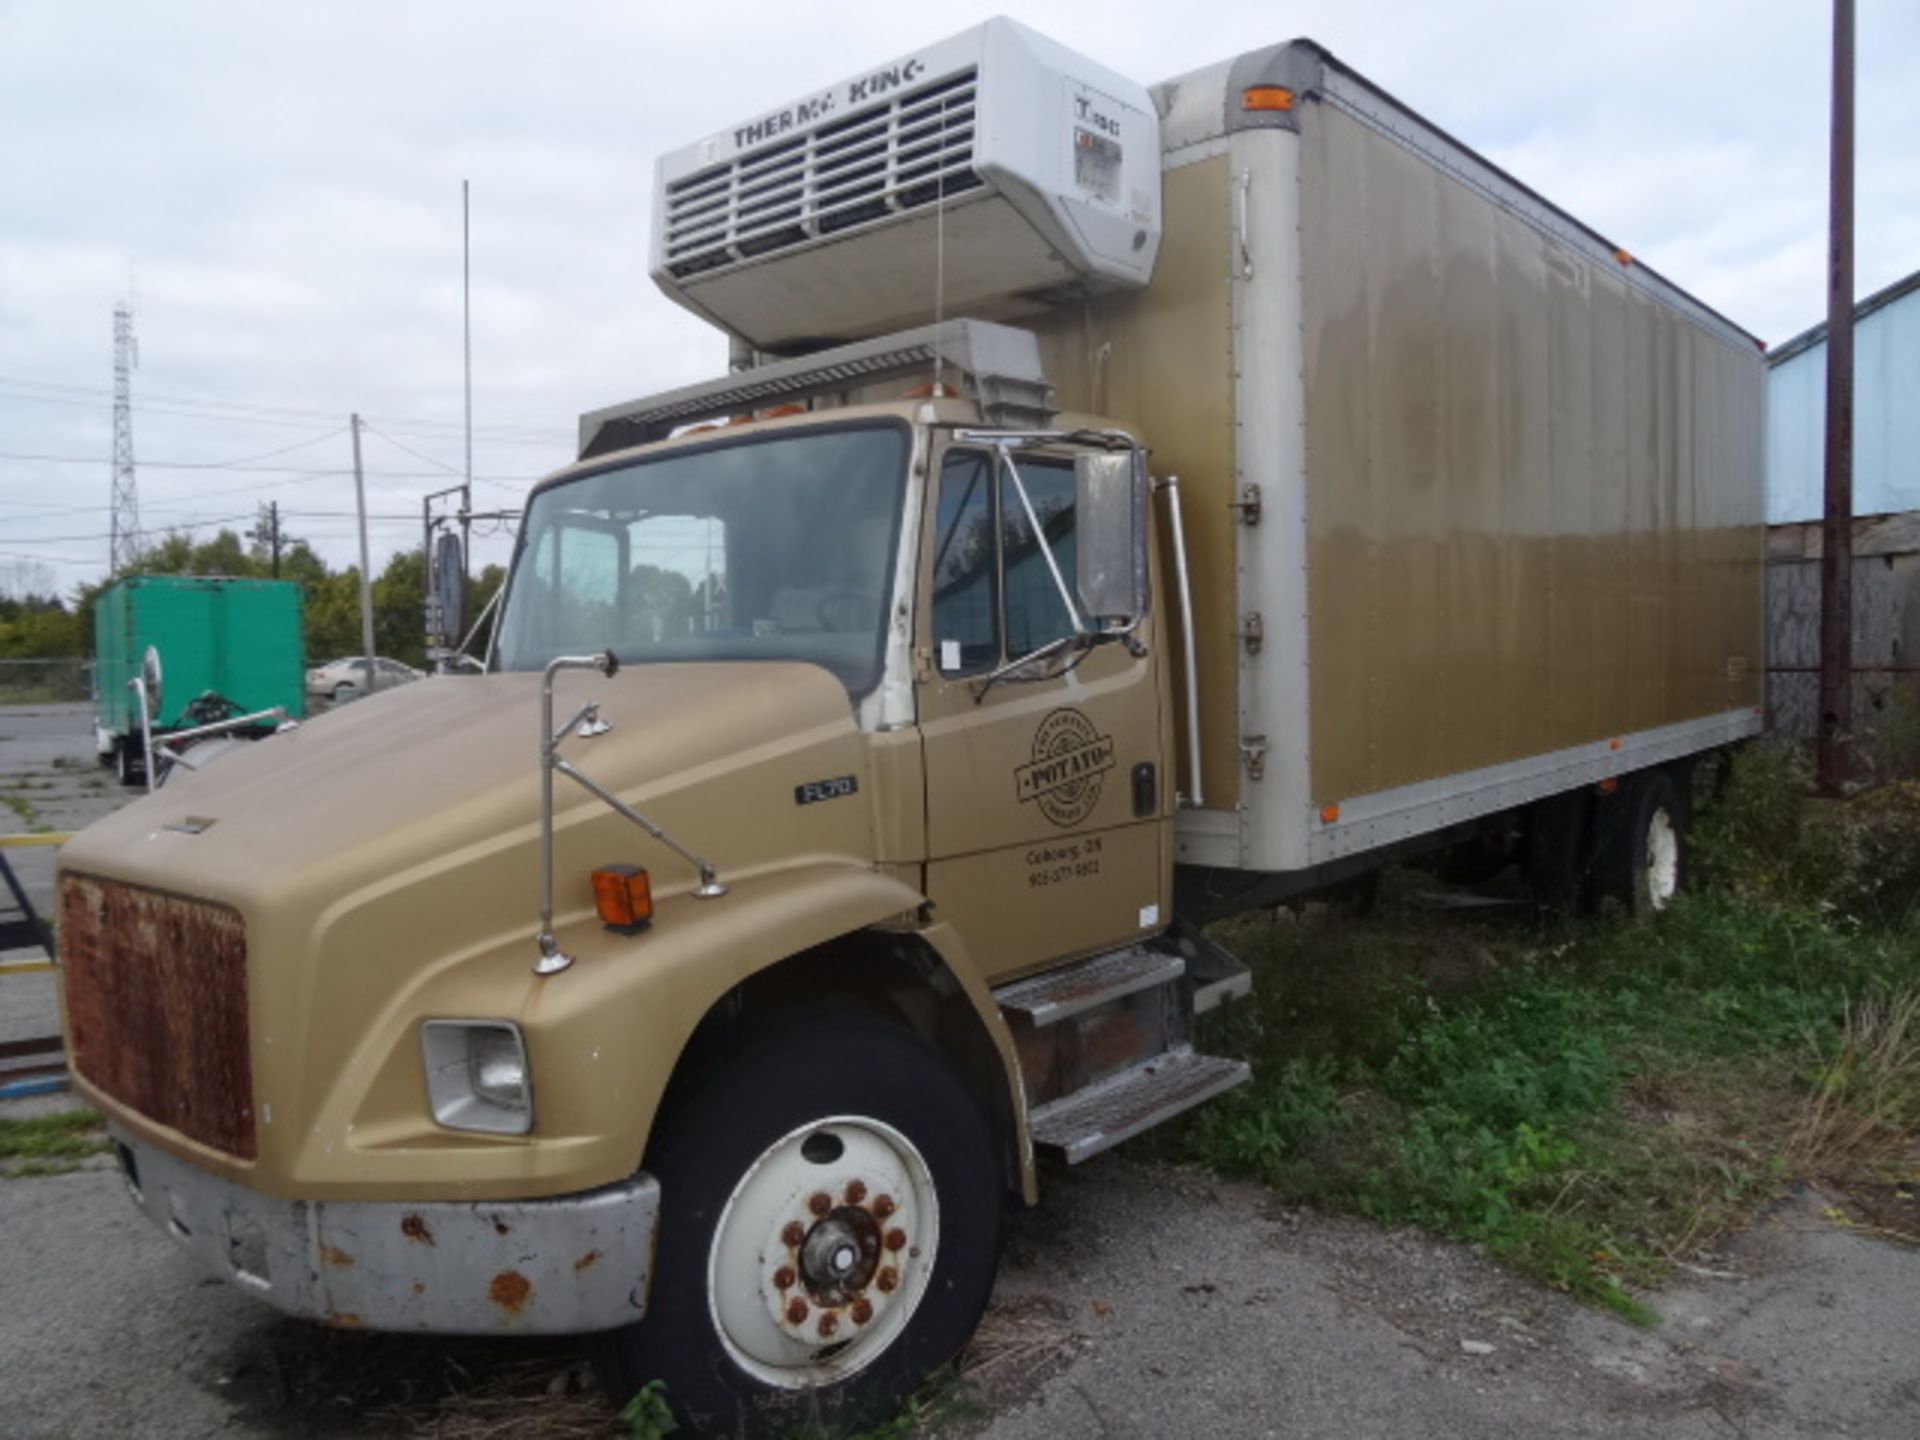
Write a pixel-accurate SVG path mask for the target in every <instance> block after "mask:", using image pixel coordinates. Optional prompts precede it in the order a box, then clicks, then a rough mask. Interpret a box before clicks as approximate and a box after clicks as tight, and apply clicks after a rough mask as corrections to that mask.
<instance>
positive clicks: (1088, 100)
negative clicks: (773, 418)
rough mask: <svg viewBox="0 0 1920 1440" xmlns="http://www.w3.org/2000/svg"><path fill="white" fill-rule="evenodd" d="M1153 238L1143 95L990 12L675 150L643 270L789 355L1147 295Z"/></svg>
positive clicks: (1148, 106)
mask: <svg viewBox="0 0 1920 1440" xmlns="http://www.w3.org/2000/svg"><path fill="white" fill-rule="evenodd" d="M1160 229H1161V213H1160V134H1159V121H1158V119H1157V117H1156V116H1155V113H1154V108H1153V102H1152V100H1151V99H1150V98H1149V97H1148V95H1147V92H1146V90H1145V89H1144V88H1142V87H1141V86H1139V85H1136V84H1134V83H1133V82H1132V81H1129V80H1125V79H1123V78H1122V77H1120V76H1118V75H1116V74H1114V73H1113V72H1111V71H1109V70H1107V69H1105V68H1103V67H1101V66H1099V65H1096V64H1094V63H1093V62H1092V61H1090V60H1087V59H1084V58H1083V57H1081V56H1079V55H1076V54H1074V53H1073V52H1072V51H1070V50H1068V49H1066V48H1065V47H1064V46H1060V45H1057V44H1055V43H1054V42H1053V41H1051V40H1048V39H1047V38H1046V37H1045V36H1042V35H1038V34H1036V33H1034V32H1033V31H1031V30H1029V29H1027V28H1026V27H1025V26H1022V25H1019V24H1016V23H1015V22H1013V21H1011V20H1006V19H995V20H989V21H987V22H986V23H985V24H984V25H980V26H977V27H975V28H974V29H972V30H969V31H966V32H965V33H964V34H961V35H956V36H954V37H953V38H951V39H949V40H945V41H942V42H940V43H939V44H936V45H932V46H929V47H927V48H926V49H924V50H920V51H917V52H915V53H914V54H912V55H909V56H906V57H904V58H902V59H900V60H897V61H895V62H893V63H891V64H888V65H881V66H878V67H876V68H874V69H871V70H867V71H865V72H863V73H861V74H859V75H856V76H853V77H852V78H850V79H846V80H842V81H841V82H839V83H838V84H835V85H829V86H827V87H825V88H823V89H820V90H816V91H814V92H813V93H811V94H809V95H806V96H804V97H802V98H800V99H798V100H795V101H793V102H792V103H791V104H787V105H783V106H780V107H778V108H776V109H773V110H770V111H766V112H763V113H761V114H759V115H756V116H754V117H753V118H751V119H749V120H747V121H745V122H743V123H742V124H739V125H736V126H734V127H732V128H731V129H728V130H725V131H722V132H721V133H720V134H718V135H713V136H709V137H708V138H707V139H705V140H702V141H699V142H698V143H697V144H693V145H689V146H686V147H685V148H683V149H680V150H676V151H674V152H672V153H671V154H668V155H666V156H664V157H663V158H662V159H661V160H660V162H659V164H658V166H657V167H656V171H655V177H654V210H653V249H652V258H651V269H652V274H653V278H654V280H655V282H656V283H657V284H659V286H660V287H661V289H663V290H665V291H666V293H667V294H668V295H669V296H671V297H672V298H673V299H674V300H676V301H678V302H679V303H680V304H682V305H684V306H686V307H687V308H688V309H690V310H692V311H694V312H695V313H696V314H699V315H702V316H705V317H706V318H707V319H709V320H711V321H713V322H714V323H715V324H717V325H719V326H721V327H722V328H723V329H725V330H728V331H730V332H731V333H733V334H735V335H738V336H740V337H741V338H742V339H744V340H746V341H748V342H749V343H750V344H752V345H753V346H754V347H755V348H757V349H759V350H762V351H766V352H773V353H793V352H798V351H804V350H808V349H813V348H818V347H819V346H821V345H825V344H834V343H843V342H846V341H850V340H859V339H864V338H867V337H870V336H875V335H881V334H884V333H886V332H888V331H891V330H899V329H905V328H909V327H912V326H917V325H924V324H926V323H928V322H929V321H931V320H933V319H935V318H937V317H952V316H961V315H967V316H974V317H977V318H981V319H988V320H1010V319H1018V318H1020V317H1022V316H1026V315H1032V314H1036V313H1039V312H1040V311H1042V310H1045V309H1047V308H1048V307H1050V306H1053V305H1056V304H1058V303H1059V302H1060V301H1061V300H1063V299H1067V298H1071V297H1073V296H1076V295H1083V294H1092V293H1097V292H1101V291H1108V290H1113V289H1122V288H1131V287H1138V286H1143V285H1145V284H1146V283H1147V280H1148V278H1149V277H1150V276H1151V274H1152V272H1153V261H1154V256H1155V254H1156V253H1157V252H1158V250H1159V247H1160Z"/></svg>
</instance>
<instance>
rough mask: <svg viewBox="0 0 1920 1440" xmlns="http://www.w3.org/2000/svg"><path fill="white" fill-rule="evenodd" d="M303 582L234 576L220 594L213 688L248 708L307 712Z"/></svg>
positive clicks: (295, 716) (297, 715) (296, 715)
mask: <svg viewBox="0 0 1920 1440" xmlns="http://www.w3.org/2000/svg"><path fill="white" fill-rule="evenodd" d="M301 636H302V630H301V614H300V587H299V586H298V585H295V584H292V583H289V582H287V581H284V580H235V581H232V582H230V583H229V584H228V585H227V586H226V588H225V590H224V591H223V593H222V594H221V597H220V623H219V626H218V628H217V631H216V637H217V640H216V643H217V650H218V655H217V659H218V664H217V666H216V671H217V675H218V679H217V681H216V682H215V684H214V686H213V688H214V689H216V690H218V691H219V692H220V693H221V694H222V695H225V696H228V697H229V698H231V699H232V700H234V701H235V702H237V703H239V704H240V705H241V706H242V708H244V709H247V710H265V709H268V708H270V707H272V706H275V705H279V706H282V707H284V708H285V710H286V712H287V714H288V716H289V717H291V718H292V719H295V720H298V719H300V718H301V717H302V716H304V715H305V714H306V668H305V664H306V662H305V660H304V659H303V658H302V653H301Z"/></svg>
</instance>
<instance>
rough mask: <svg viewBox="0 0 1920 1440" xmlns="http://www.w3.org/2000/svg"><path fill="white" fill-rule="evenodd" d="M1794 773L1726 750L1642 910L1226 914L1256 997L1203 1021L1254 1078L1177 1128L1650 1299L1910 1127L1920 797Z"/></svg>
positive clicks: (1306, 1197) (1452, 1232) (1343, 1200)
mask: <svg viewBox="0 0 1920 1440" xmlns="http://www.w3.org/2000/svg"><path fill="white" fill-rule="evenodd" d="M1803 793H1804V792H1803V790H1802V789H1801V787H1800V785H1799V772H1798V770H1797V769H1796V768H1795V765H1794V763H1793V762H1790V761H1788V760H1786V759H1783V758H1781V757H1779V756H1774V755H1766V754H1762V755H1760V756H1759V757H1757V758H1753V759H1748V760H1746V761H1743V763H1742V766H1741V767H1740V769H1739V772H1738V773H1736V775H1735V776H1734V778H1733V781H1732V783H1731V785H1730V786H1729V787H1728V789H1727V792H1726V794H1725V796H1724V798H1723V802H1722V804H1721V806H1720V807H1719V810H1718V813H1717V814H1716V815H1714V816H1712V817H1710V818H1707V819H1705V821H1704V823H1703V827H1702V835H1701V839H1702V860H1703V865H1702V867H1701V868H1702V869H1703V870H1704V871H1705V872H1706V873H1707V875H1708V877H1709V883H1708V884H1707V885H1706V886H1705V887H1704V888H1703V889H1702V890H1701V891H1700V892H1699V893H1696V894H1694V895H1692V896H1688V897H1684V898H1683V899H1682V900H1681V901H1680V902H1679V903H1677V904H1676V905H1675V907H1674V908H1673V909H1672V910H1671V911H1670V913H1668V914H1667V915H1665V916H1663V917H1662V918H1661V920H1660V921H1659V922H1658V923H1657V924H1652V925H1642V924H1634V923H1629V922H1626V921H1624V920H1620V919H1617V918H1615V919H1605V920H1589V921H1584V922H1567V921H1548V920H1542V919H1539V918H1537V917H1535V916H1534V915H1533V913H1532V912H1530V911H1527V910H1524V909H1519V908H1516V909H1514V910H1511V911H1503V912H1490V913H1489V912H1469V913H1466V914H1459V913H1453V912H1442V913H1438V914H1435V913H1428V912H1421V911H1419V910H1417V909H1416V908H1414V907H1413V906H1412V905H1411V904H1410V903H1409V901H1408V899H1407V898H1405V897H1402V898H1401V899H1400V900H1399V901H1398V902H1397V903H1396V902H1395V900H1393V899H1392V898H1389V900H1388V901H1387V904H1386V906H1385V909H1384V911H1383V912H1382V913H1381V914H1379V915H1377V916H1373V917H1367V918H1364V919H1340V918H1336V917H1327V918H1324V919H1321V920H1318V921H1314V920H1303V921H1301V922H1299V923H1295V924H1279V923H1274V922H1273V921H1272V920H1270V919H1269V918H1267V917H1264V916H1261V917H1252V918H1243V919H1241V920H1238V921H1234V922H1230V923H1229V924H1228V925H1226V926H1223V927H1221V930H1220V937H1221V938H1222V939H1223V940H1224V941H1226V943H1228V944H1229V945H1230V946H1232V947H1233V948H1234V949H1235V950H1237V951H1238V952H1239V953H1240V954H1241V955H1242V957H1243V958H1245V959H1247V960H1248V962H1249V963H1250V964H1251V965H1252V966H1253V968H1254V970H1255V972H1256V984H1255V990H1254V996H1253V998H1252V999H1251V1000H1250V1001H1248V1002H1244V1003H1242V1004H1239V1005H1235V1006H1233V1007H1230V1008H1229V1010H1228V1012H1227V1013H1226V1014H1225V1015H1224V1016H1223V1017H1221V1018H1220V1020H1219V1021H1218V1022H1216V1028H1215V1030H1214V1033H1212V1034H1211V1035H1208V1036H1205V1037H1203V1038H1204V1039H1205V1040H1206V1041H1207V1043H1209V1044H1211V1045H1213V1046H1216V1047H1224V1049H1225V1050H1227V1051H1228V1052H1229V1053H1235V1054H1239V1055H1241V1056H1244V1057H1245V1058H1247V1059H1249V1060H1250V1061H1251V1062H1252V1063H1253V1066H1254V1072H1255V1078H1254V1081H1253V1083H1252V1084H1250V1085H1248V1086H1245V1087H1243V1088H1242V1089H1241V1090H1239V1091H1237V1092H1235V1093H1233V1094H1232V1095H1230V1096H1228V1097H1225V1098H1224V1099H1223V1100H1221V1101H1217V1102H1215V1103H1214V1104H1212V1105H1210V1106H1208V1107H1205V1108H1204V1109H1202V1110H1201V1111H1199V1112H1197V1113H1196V1114H1195V1115H1194V1116H1193V1117H1192V1118H1191V1119H1190V1120H1189V1121H1188V1122H1187V1123H1186V1124H1185V1125H1184V1126H1183V1127H1181V1128H1180V1129H1179V1130H1178V1131H1177V1132H1176V1133H1175V1134H1174V1135H1173V1136H1172V1137H1171V1139H1170V1141H1169V1142H1168V1143H1169V1144H1170V1145H1171V1146H1172V1147H1173V1149H1174V1152H1175V1153H1176V1154H1179V1155H1181V1156H1183V1157H1185V1158H1188V1159H1192V1160H1197V1161H1199V1162H1201V1163H1203V1164H1206V1165H1208V1166H1210V1167H1212V1168H1214V1169H1217V1170H1220V1171H1223V1172H1226V1173H1229V1174H1235V1175H1248V1176H1254V1177H1257V1178H1259V1179H1261V1180H1264V1181H1265V1182H1266V1183H1268V1184H1269V1185H1270V1186H1272V1187H1273V1188H1274V1189H1275V1190H1276V1191H1277V1192H1278V1193H1279V1194H1280V1195H1281V1196H1282V1197H1284V1198H1286V1199H1287V1200H1289V1201H1293V1202H1296V1203H1305V1204H1312V1205H1317V1206H1321V1207H1324V1208H1328V1209H1333V1210H1343V1211H1349V1212H1357V1213H1359V1214H1362V1215H1366V1216H1369V1217H1371V1218H1373V1219H1376V1220H1379V1221H1382V1222H1384V1223H1390V1224H1411V1225H1418V1226H1421V1227H1424V1228H1426V1229H1429V1230H1432V1231H1435V1232H1438V1233H1440V1234H1444V1235H1449V1236H1454V1237H1457V1238H1459V1239H1463V1240H1468V1241H1473V1242H1477V1243H1480V1244H1483V1245H1485V1246H1486V1248H1487V1249H1488V1251H1489V1252H1490V1253H1492V1254H1494V1255H1495V1256H1497V1257H1499V1258H1500V1259H1502V1260H1503V1261H1505V1262H1506V1263H1508V1264H1510V1265H1512V1266H1513V1267H1515V1268H1516V1269H1518V1270H1519V1271H1521V1272H1522V1273H1525V1274H1528V1275H1531V1276H1534V1277H1536V1278H1538V1279H1541V1280H1543V1281H1545V1282H1547V1283H1548V1284H1551V1285H1553V1286H1556V1287H1558V1288H1560V1289H1563V1290H1566V1291H1569V1292H1571V1293H1573V1294H1575V1295H1577V1296H1579V1297H1580V1298H1581V1299H1583V1300H1585V1301H1587V1302H1589V1303H1592V1304H1596V1305H1600V1306H1604V1307H1607V1308H1610V1309H1613V1310H1616V1311H1618V1312H1620V1313H1621V1314H1623V1315H1625V1316H1627V1317H1628V1318H1630V1319H1633V1320H1635V1321H1639V1322H1642V1323H1646V1322H1649V1321H1651V1320H1652V1319H1653V1318H1655V1317H1654V1315H1653V1312H1652V1311H1651V1310H1650V1309H1649V1308H1648V1307H1647V1306H1646V1304H1645V1302H1643V1301H1642V1300H1640V1299H1638V1298H1636V1292H1637V1291H1643V1290H1645V1289H1646V1288H1648V1287H1650V1286H1652V1285H1654V1284H1657V1283H1658V1282H1659V1281H1660V1280H1662V1279H1663V1278H1664V1277H1665V1276H1666V1275H1667V1274H1668V1273H1669V1272H1670V1269H1671V1266H1672V1265H1673V1264H1674V1263H1675V1262H1687V1261H1689V1260H1690V1259H1691V1258H1692V1257H1693V1256H1695V1255H1696V1254H1697V1253H1698V1252H1699V1251H1700V1250H1701V1248H1702V1247H1703V1246H1706V1245H1708V1244H1709V1243H1710V1242H1711V1241H1712V1240H1713V1239H1714V1238H1715V1237H1717V1236H1718V1235H1720V1234H1722V1233H1723V1232H1724V1231H1725V1230H1727V1229H1728V1228H1730V1227H1731V1226H1734V1225H1736V1224H1738V1223H1740V1221H1741V1220H1742V1219H1744V1218H1745V1217H1746V1216H1747V1215H1749V1214H1750V1213H1751V1211H1752V1210H1753V1209H1754V1208H1755V1207H1756V1206H1757V1205H1759V1204H1760V1203H1762V1202H1764V1200H1765V1199H1766V1198H1767V1197H1768V1196H1769V1195H1771V1194H1773V1193H1774V1192H1775V1191H1776V1190H1777V1188H1778V1186H1779V1184H1780V1182H1781V1180H1782V1179H1783V1178H1784V1177H1786V1176H1787V1175H1789V1174H1805V1173H1812V1172H1814V1171H1819V1172H1820V1173H1822V1174H1823V1175H1825V1176H1826V1177H1827V1178H1837V1179H1841V1180H1842V1181H1844V1180H1846V1179H1847V1178H1848V1177H1853V1178H1858V1177H1859V1176H1860V1175H1861V1174H1863V1173H1865V1169H1866V1168H1870V1167H1869V1161H1871V1162H1872V1163H1873V1164H1880V1165H1884V1164H1885V1163H1887V1162H1888V1159H1889V1157H1890V1156H1894V1155H1896V1154H1899V1153H1901V1152H1902V1149H1903V1145H1904V1144H1906V1143H1910V1142H1911V1139H1912V1137H1913V1135H1914V1134H1915V1130H1914V1127H1915V1126H1920V1053H1916V1052H1917V1051H1920V1014H1917V1013H1916V1009H1917V1007H1920V1001H1916V1000H1914V999H1913V998H1912V997H1913V996H1914V995H1916V994H1920V923H1916V918H1915V917H1916V915H1917V914H1920V908H1917V907H1920V858H1916V855H1914V854H1911V853H1909V852H1908V851H1907V849H1906V847H1907V846H1908V845H1909V844H1912V843H1914V840H1915V838H1916V837H1915V835H1914V834H1913V833H1912V832H1911V831H1910V828H1909V827H1911V826H1916V825H1920V794H1916V795H1913V796H1907V797H1903V796H1902V795H1901V794H1900V793H1899V792H1898V791H1896V792H1894V793H1893V794H1892V795H1891V796H1887V795H1882V796H1879V797H1874V798H1871V799H1869V800H1866V801H1863V802H1856V803H1855V805H1853V806H1849V807H1844V809H1843V811H1842V812H1838V813H1831V814H1824V815H1817V816H1809V814H1808V813H1807V810H1806V807H1805V805H1804V803H1803V801H1802V799H1801V796H1802V795H1803ZM1420 883H1423V884H1424V883H1425V882H1424V881H1421V882H1420ZM1391 888H1392V887H1390V889H1391ZM1816 1132H1817V1133H1816ZM1810 1135H1812V1136H1813V1139H1811V1140H1810V1139H1809V1138H1808V1137H1809V1136H1810ZM1816 1141H1817V1143H1815V1142H1816Z"/></svg>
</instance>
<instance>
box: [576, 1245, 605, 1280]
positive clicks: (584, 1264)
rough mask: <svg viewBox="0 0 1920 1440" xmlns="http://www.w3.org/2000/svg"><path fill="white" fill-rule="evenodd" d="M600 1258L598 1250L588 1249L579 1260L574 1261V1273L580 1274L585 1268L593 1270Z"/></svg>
mask: <svg viewBox="0 0 1920 1440" xmlns="http://www.w3.org/2000/svg"><path fill="white" fill-rule="evenodd" d="M599 1260H600V1252H599V1251H598V1250H589V1251H587V1253H586V1254H584V1255H582V1256H581V1257H580V1258H579V1259H578V1260H576V1261H574V1262H573V1273H574V1274H576V1275H578V1274H580V1273H581V1271H583V1270H591V1269H592V1268H593V1267H594V1265H596V1264H597V1263H598V1262H599Z"/></svg>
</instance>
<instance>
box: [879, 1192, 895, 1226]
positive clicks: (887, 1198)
mask: <svg viewBox="0 0 1920 1440" xmlns="http://www.w3.org/2000/svg"><path fill="white" fill-rule="evenodd" d="M896 1208H898V1207H896V1206H895V1205H894V1203H893V1197H892V1196H891V1195H878V1196H875V1197H874V1201H873V1213H874V1215H875V1216H876V1217H878V1218H879V1219H881V1220H884V1219H886V1218H887V1217H888V1216H889V1215H891V1214H893V1212H894V1210H895V1209H896Z"/></svg>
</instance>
